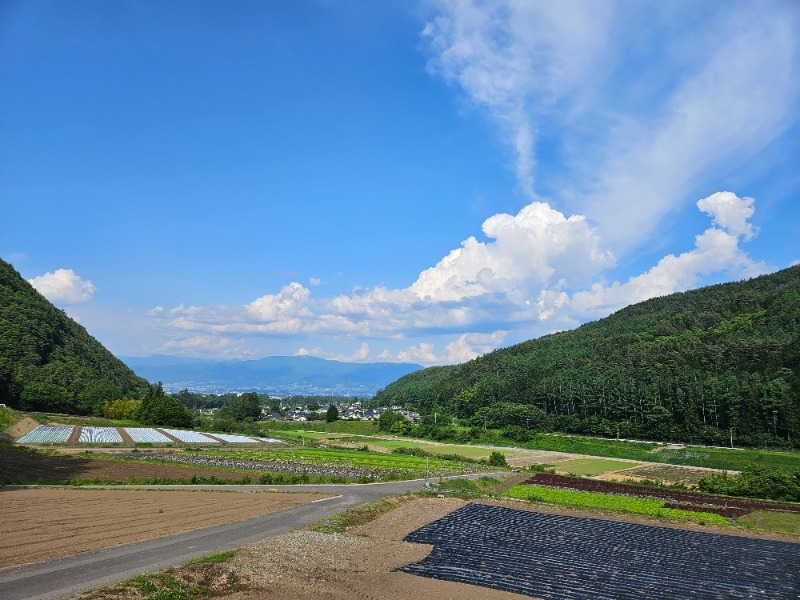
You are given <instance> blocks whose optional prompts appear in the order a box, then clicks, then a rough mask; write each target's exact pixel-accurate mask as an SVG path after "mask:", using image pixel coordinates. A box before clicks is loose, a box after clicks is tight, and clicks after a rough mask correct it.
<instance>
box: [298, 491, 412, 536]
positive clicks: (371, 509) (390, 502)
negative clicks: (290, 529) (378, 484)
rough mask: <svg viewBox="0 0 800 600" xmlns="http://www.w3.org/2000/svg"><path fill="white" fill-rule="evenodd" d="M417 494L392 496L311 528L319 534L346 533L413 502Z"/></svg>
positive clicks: (336, 516) (342, 513)
mask: <svg viewBox="0 0 800 600" xmlns="http://www.w3.org/2000/svg"><path fill="white" fill-rule="evenodd" d="M417 497H418V496H417V495H416V494H403V495H401V496H390V497H389V498H382V499H380V500H375V501H374V502H369V503H367V504H364V505H362V506H358V507H356V508H351V509H349V510H346V511H344V512H341V513H339V514H338V515H334V516H333V517H331V518H330V519H326V520H325V521H321V522H319V523H316V524H315V525H313V526H312V527H311V530H312V531H317V532H319V533H329V534H341V533H346V532H347V531H349V530H350V529H353V528H354V527H358V526H360V525H365V524H367V523H369V522H371V521H374V520H375V519H377V518H378V517H380V516H381V515H383V514H385V513H387V512H390V511H392V510H394V509H395V508H398V507H399V506H402V505H403V504H406V503H407V502H411V501H412V500H414V498H417Z"/></svg>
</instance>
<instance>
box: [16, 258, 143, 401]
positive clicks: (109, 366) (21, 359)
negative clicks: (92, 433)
mask: <svg viewBox="0 0 800 600" xmlns="http://www.w3.org/2000/svg"><path fill="white" fill-rule="evenodd" d="M147 386H148V383H147V381H145V380H144V379H142V378H141V377H138V376H136V374H135V373H134V372H133V371H131V370H130V369H129V368H128V367H127V366H125V364H124V363H123V362H122V361H120V360H119V359H117V358H116V357H115V356H114V355H113V354H111V352H109V351H108V350H106V348H105V347H103V345H102V344H100V342H98V341H97V340H96V339H94V338H93V337H92V336H91V335H89V334H88V333H87V331H86V329H84V328H83V327H81V326H80V325H78V324H77V323H76V322H75V321H73V320H72V319H70V318H69V317H68V316H67V315H66V314H64V312H63V311H62V310H59V309H58V308H56V307H55V306H53V305H52V304H51V303H50V302H48V301H47V299H45V298H44V296H42V295H41V294H39V292H37V291H36V290H35V289H34V288H33V287H32V286H31V285H30V284H29V283H28V282H27V281H25V279H23V278H22V276H21V275H20V274H19V273H17V271H16V270H15V269H14V267H12V266H11V265H10V264H8V263H7V262H4V261H2V260H0V403H2V404H6V405H8V406H11V407H15V408H21V409H24V410H43V411H57V412H67V413H77V414H99V413H100V412H101V411H102V404H103V402H104V401H106V400H115V399H119V398H122V397H123V396H139V395H141V394H143V393H144V391H145V390H146V389H147Z"/></svg>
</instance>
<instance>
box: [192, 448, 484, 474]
mask: <svg viewBox="0 0 800 600" xmlns="http://www.w3.org/2000/svg"><path fill="white" fill-rule="evenodd" d="M201 453H202V454H204V455H209V456H220V457H225V458H231V459H238V458H241V459H249V460H262V461H287V462H293V463H301V464H311V465H323V466H328V467H330V466H345V467H350V468H354V469H362V470H364V471H382V472H391V473H395V474H397V475H398V476H401V477H425V476H426V473H427V475H428V476H430V477H440V476H444V475H450V474H455V473H460V472H463V471H464V470H465V469H466V470H469V471H474V470H476V468H477V465H475V464H474V463H461V462H458V461H454V460H444V459H436V458H425V457H419V456H410V455H406V454H388V453H383V452H364V451H359V450H342V449H337V448H286V449H279V450H245V449H235V450H216V449H214V450H211V449H208V448H204V449H203V450H202V451H201Z"/></svg>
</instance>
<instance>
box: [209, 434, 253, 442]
mask: <svg viewBox="0 0 800 600" xmlns="http://www.w3.org/2000/svg"><path fill="white" fill-rule="evenodd" d="M209 435H213V436H214V437H215V438H217V439H219V440H222V441H223V442H227V443H229V444H255V443H256V441H255V440H254V439H253V438H249V437H245V436H243V435H234V434H232V433H211V434H209Z"/></svg>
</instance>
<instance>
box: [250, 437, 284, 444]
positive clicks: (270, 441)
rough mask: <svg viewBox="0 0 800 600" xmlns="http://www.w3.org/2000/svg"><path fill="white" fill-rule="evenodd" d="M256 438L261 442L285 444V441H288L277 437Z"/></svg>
mask: <svg viewBox="0 0 800 600" xmlns="http://www.w3.org/2000/svg"><path fill="white" fill-rule="evenodd" d="M256 439H257V440H258V441H259V442H266V443H268V444H285V443H286V442H284V441H283V440H276V439H275V438H262V437H257V438H256Z"/></svg>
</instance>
